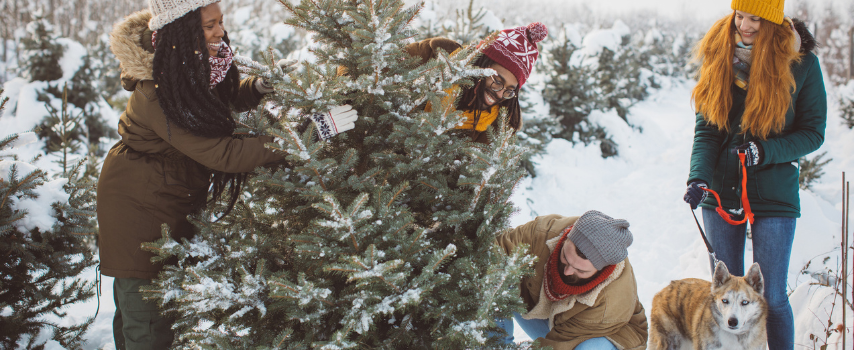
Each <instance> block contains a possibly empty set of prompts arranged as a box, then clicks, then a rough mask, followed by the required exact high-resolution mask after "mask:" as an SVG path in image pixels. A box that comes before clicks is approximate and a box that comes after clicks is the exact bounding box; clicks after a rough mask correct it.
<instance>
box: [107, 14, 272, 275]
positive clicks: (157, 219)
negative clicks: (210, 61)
mask: <svg viewBox="0 0 854 350" xmlns="http://www.w3.org/2000/svg"><path fill="white" fill-rule="evenodd" d="M150 18H151V13H150V12H148V11H147V10H144V11H140V12H137V13H134V14H132V15H130V16H128V17H127V18H125V20H124V21H122V22H120V23H118V24H117V25H116V26H115V29H114V30H113V32H112V33H111V39H110V46H111V49H112V51H113V53H114V54H115V55H116V57H118V59H119V60H120V61H121V66H122V85H123V87H124V88H125V89H126V90H128V91H133V94H132V95H131V97H130V99H129V100H128V104H127V108H126V110H125V112H124V113H123V114H122V115H121V118H120V121H119V125H118V132H119V134H120V135H121V138H122V139H121V141H119V142H117V143H116V144H115V145H114V146H113V147H112V149H110V151H109V153H108V154H107V158H106V160H105V161H104V166H103V169H102V171H101V177H100V179H99V181H98V199H97V203H98V224H99V226H100V237H99V246H100V258H101V272H102V273H103V274H105V275H107V276H113V277H119V278H130V277H133V278H143V279H152V278H155V277H156V276H157V273H158V272H159V271H160V270H161V269H162V265H160V264H153V263H152V262H151V258H152V256H153V254H152V253H149V252H146V251H143V250H142V249H141V248H140V245H141V244H142V243H145V242H152V241H155V240H157V239H159V238H161V237H162V236H161V229H160V227H161V224H163V223H166V224H168V225H169V226H170V227H171V229H172V232H173V237H175V238H176V239H179V240H180V239H181V238H189V237H191V236H192V235H193V234H194V228H193V226H192V225H191V224H190V223H189V222H188V221H187V219H186V216H187V214H190V213H192V212H194V211H196V210H197V209H199V208H200V207H201V206H203V205H204V202H205V199H206V195H207V189H208V187H209V186H210V178H211V170H210V169H214V170H218V171H222V172H228V173H241V172H249V171H253V170H254V169H255V168H256V167H258V166H260V165H265V164H270V163H274V162H278V161H281V160H282V157H280V156H279V155H276V154H274V153H273V152H272V151H270V150H268V149H267V148H265V147H264V144H265V143H267V142H272V138H270V137H258V138H245V139H233V138H231V137H222V138H204V137H198V136H193V135H192V134H190V133H189V132H187V131H186V130H183V129H181V128H179V127H177V126H175V125H170V129H171V137H170V136H168V133H167V126H166V116H165V115H164V114H163V110H162V109H161V108H160V104H159V103H158V100H157V94H156V93H155V90H154V81H153V80H152V71H153V59H154V50H153V48H152V47H151V31H150V30H148V20H149V19H150ZM253 83H254V79H244V80H243V81H242V82H241V83H240V88H239V96H238V99H237V101H234V108H235V109H236V110H238V111H239V110H248V109H249V108H251V107H253V106H255V105H257V104H258V103H259V102H260V99H261V94H259V93H258V92H257V91H256V90H255V88H254V87H253Z"/></svg>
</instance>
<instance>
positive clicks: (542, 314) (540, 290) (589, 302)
mask: <svg viewBox="0 0 854 350" xmlns="http://www.w3.org/2000/svg"><path fill="white" fill-rule="evenodd" d="M628 227H629V223H628V222H627V221H626V220H621V219H613V218H611V217H609V216H607V215H605V214H603V213H601V212H598V211H595V210H591V211H588V212H586V213H584V215H582V216H580V217H578V216H575V217H563V216H560V215H546V216H540V217H537V218H536V219H534V221H531V222H529V223H527V224H524V225H522V226H519V227H517V228H515V229H513V230H510V231H508V232H506V233H504V234H502V235H500V236H499V237H498V238H497V243H498V245H499V246H501V248H502V249H504V252H505V253H507V254H509V253H510V252H512V251H513V249H514V248H516V246H518V245H520V244H523V243H524V244H527V245H528V247H529V248H528V249H529V250H528V254H530V255H533V256H536V257H537V262H536V263H535V265H534V268H535V271H536V273H535V275H534V276H531V277H525V278H522V283H521V285H520V288H519V289H520V292H521V297H522V300H524V301H525V303H526V304H527V305H528V312H527V313H524V314H518V313H514V318H515V320H516V322H517V323H518V324H519V326H521V327H522V329H523V330H524V331H525V333H527V334H528V336H530V337H531V338H532V339H538V340H539V341H540V344H541V345H544V346H545V345H547V346H551V347H553V348H554V349H555V350H572V349H576V350H593V349H597V350H598V349H620V350H622V349H646V342H647V323H646V315H645V313H644V308H643V305H641V303H640V301H639V300H638V295H637V283H636V281H635V274H634V271H633V270H632V265H631V264H630V263H629V260H628V259H627V256H628V251H627V250H626V248H628V246H629V245H631V244H632V233H631V232H629V230H628ZM498 323H499V325H501V327H502V328H504V330H505V331H507V334H508V338H507V340H508V341H512V339H513V320H510V319H507V320H500V321H499V322H498Z"/></svg>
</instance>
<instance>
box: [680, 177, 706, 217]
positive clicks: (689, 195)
mask: <svg viewBox="0 0 854 350" xmlns="http://www.w3.org/2000/svg"><path fill="white" fill-rule="evenodd" d="M704 188H708V186H707V185H706V183H705V182H703V181H695V182H691V183H690V184H688V188H687V189H686V190H685V196H683V197H682V200H684V201H685V203H688V204H690V205H691V210H694V209H697V206H698V205H700V203H703V201H704V200H706V195H707V194H708V192H706V191H703V189H704Z"/></svg>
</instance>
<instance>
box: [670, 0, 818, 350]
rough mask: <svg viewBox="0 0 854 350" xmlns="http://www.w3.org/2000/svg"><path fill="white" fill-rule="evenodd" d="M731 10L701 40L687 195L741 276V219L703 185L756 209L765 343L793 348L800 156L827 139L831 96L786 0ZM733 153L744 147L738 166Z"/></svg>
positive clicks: (745, 3) (729, 202)
mask: <svg viewBox="0 0 854 350" xmlns="http://www.w3.org/2000/svg"><path fill="white" fill-rule="evenodd" d="M732 9H733V10H734V11H733V13H732V14H730V15H728V16H726V17H724V18H722V19H720V20H719V21H717V22H716V23H715V24H714V25H713V26H712V28H711V29H710V30H709V31H708V32H707V33H706V36H705V37H704V38H703V39H702V40H701V41H700V43H699V44H698V46H697V51H696V55H697V58H698V59H699V60H700V61H702V66H701V67H700V70H699V72H698V77H699V80H698V82H697V85H696V87H695V88H694V91H693V93H692V99H693V102H694V106H695V108H696V111H697V123H696V126H695V132H694V147H693V150H692V151H691V170H690V174H689V176H688V188H687V190H686V192H685V196H684V200H685V201H686V202H687V203H689V204H690V205H691V208H692V209H694V208H696V207H697V206H698V205H699V206H701V207H703V222H704V225H705V227H706V234H707V235H708V238H709V240H710V242H711V244H712V248H714V250H715V253H716V255H717V258H719V259H720V260H722V261H723V262H724V263H726V265H727V267H728V268H729V270H730V271H732V273H733V274H734V275H738V276H741V275H743V274H744V247H745V239H746V231H747V223H742V224H737V225H733V224H730V223H727V222H726V221H725V220H724V219H723V217H722V216H720V215H719V214H718V213H716V211H715V208H716V207H717V206H718V201H717V200H716V199H715V198H714V197H713V196H706V193H707V192H706V191H704V190H703V189H704V188H711V189H712V190H714V191H716V192H717V193H719V194H720V206H721V207H722V208H723V209H724V211H725V212H726V213H728V214H729V213H732V214H738V215H747V214H746V213H748V212H750V211H752V214H753V220H752V222H751V226H750V228H751V230H750V231H751V234H752V236H751V237H752V242H753V261H755V262H758V263H759V266H760V268H761V270H762V274H763V276H764V279H765V298H766V300H767V302H768V320H767V325H768V327H767V331H768V346H769V348H770V349H771V350H776V349H792V348H793V346H794V344H793V343H794V320H793V317H792V308H791V306H790V305H789V300H788V297H787V294H786V280H787V276H788V270H789V257H790V254H791V251H792V242H793V240H794V235H795V220H796V218H798V217H800V215H801V214H800V200H799V198H798V175H799V167H798V159H799V158H801V157H803V156H805V155H807V154H809V153H810V152H812V151H815V150H816V149H818V148H819V146H821V144H822V143H823V142H824V129H825V124H826V121H827V98H826V95H825V90H824V82H823V80H822V75H821V69H820V68H819V64H818V59H817V58H816V56H815V54H813V53H812V52H811V50H812V49H813V48H815V40H814V39H813V37H812V35H810V33H809V32H808V31H807V29H806V26H805V25H804V24H803V23H801V22H799V21H797V20H792V19H790V18H788V17H785V16H784V15H783V0H733V1H732ZM739 153H744V154H745V156H744V158H745V166H746V167H744V168H742V166H741V164H740V159H739V155H738V154H739ZM742 169H745V171H742ZM745 175H746V176H747V184H746V186H742V184H741V181H742V176H745ZM744 198H746V199H747V202H746V203H745V201H744V200H743V199H744ZM748 209H750V210H748Z"/></svg>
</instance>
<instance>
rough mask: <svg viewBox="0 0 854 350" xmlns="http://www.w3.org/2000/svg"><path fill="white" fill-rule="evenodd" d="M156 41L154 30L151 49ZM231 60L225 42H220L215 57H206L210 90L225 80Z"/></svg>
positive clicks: (231, 55)
mask: <svg viewBox="0 0 854 350" xmlns="http://www.w3.org/2000/svg"><path fill="white" fill-rule="evenodd" d="M156 39H157V31H156V30H155V31H153V32H151V46H152V47H155V44H154V42H155V40H156ZM155 49H156V48H155ZM201 57H203V56H202V54H199V58H201ZM232 60H234V53H233V52H231V48H230V47H228V45H227V44H226V43H225V42H222V46H220V48H219V52H218V53H217V55H216V56H208V62H210V64H211V81H210V88H211V89H213V88H215V87H216V85H217V84H219V83H221V82H222V81H223V80H225V75H226V73H228V69H229V68H231V62H232Z"/></svg>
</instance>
